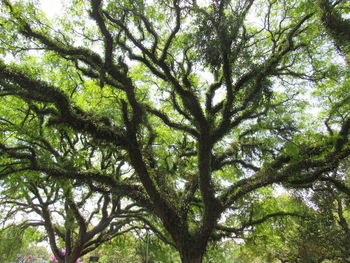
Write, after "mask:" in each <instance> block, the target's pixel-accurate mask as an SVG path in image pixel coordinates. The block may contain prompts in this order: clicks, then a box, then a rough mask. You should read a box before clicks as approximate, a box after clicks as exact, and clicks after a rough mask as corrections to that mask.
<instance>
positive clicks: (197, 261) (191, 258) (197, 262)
mask: <svg viewBox="0 0 350 263" xmlns="http://www.w3.org/2000/svg"><path fill="white" fill-rule="evenodd" d="M203 254H204V251H198V250H197V251H196V250H195V249H191V247H189V249H187V250H185V251H181V252H180V256H181V262H182V263H202V260H203Z"/></svg>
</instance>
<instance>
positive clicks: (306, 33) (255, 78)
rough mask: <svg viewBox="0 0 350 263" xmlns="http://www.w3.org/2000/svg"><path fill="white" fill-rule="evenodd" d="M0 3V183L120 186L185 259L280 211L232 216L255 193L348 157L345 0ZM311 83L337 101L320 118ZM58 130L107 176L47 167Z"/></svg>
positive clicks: (308, 176) (299, 182)
mask: <svg viewBox="0 0 350 263" xmlns="http://www.w3.org/2000/svg"><path fill="white" fill-rule="evenodd" d="M2 5H3V15H2V18H1V22H0V23H1V28H2V31H1V36H2V39H3V40H2V42H1V45H2V50H3V53H5V55H7V57H6V56H5V57H4V58H3V59H2V62H1V64H0V77H1V78H0V95H1V101H2V105H5V108H4V109H2V110H1V126H2V129H3V131H4V133H3V134H2V135H1V137H0V141H1V144H0V149H1V153H2V159H1V162H2V164H1V165H2V167H4V168H3V170H2V171H1V174H2V176H3V177H4V176H10V175H11V176H12V175H13V174H22V173H26V172H34V173H40V172H45V173H46V174H48V175H50V176H53V177H66V178H67V177H68V178H74V179H76V180H80V181H84V182H87V183H88V184H90V185H94V184H96V183H98V185H99V188H100V189H101V188H106V189H107V191H111V192H114V193H118V194H120V195H124V196H125V197H127V198H128V199H130V200H133V201H135V202H137V204H138V205H139V206H140V207H143V208H145V209H147V210H148V211H149V213H150V214H152V216H156V217H157V218H158V219H159V220H160V221H161V223H162V225H163V227H164V229H165V230H166V231H167V233H166V234H168V235H169V236H170V237H171V239H172V242H173V244H174V246H175V247H176V249H177V250H178V251H179V253H180V257H181V260H182V262H186V263H189V262H202V259H203V254H204V252H205V250H206V247H207V245H208V243H209V242H210V241H211V240H215V238H216V237H218V236H220V237H222V236H224V235H231V234H232V232H234V231H237V230H240V229H244V228H246V227H248V226H249V225H250V224H255V223H259V222H261V221H264V219H266V218H270V217H277V216H281V215H284V211H280V212H274V213H272V214H271V215H269V214H261V213H256V214H255V213H250V214H251V216H250V218H248V219H249V220H248V221H242V226H241V227H240V226H234V227H232V225H230V222H232V217H235V216H237V215H239V209H240V208H242V207H243V208H244V206H243V205H244V204H246V203H249V200H251V202H254V199H250V197H251V196H254V193H255V192H256V191H259V189H262V188H266V187H269V186H272V185H276V184H284V185H287V186H289V187H296V186H306V185H310V184H312V183H313V182H314V181H317V180H320V179H323V178H324V175H325V174H328V173H329V172H330V171H332V170H334V169H336V168H337V167H338V166H339V164H340V162H341V161H342V160H344V159H346V158H347V157H348V156H349V154H350V148H349V142H348V137H349V130H350V118H349V111H350V110H349V108H348V106H347V104H346V103H345V102H346V100H343V101H342V100H341V99H340V98H341V95H343V94H344V93H342V91H343V92H344V90H345V89H344V88H343V89H342V83H344V86H345V85H348V82H347V81H348V80H346V76H347V72H348V68H346V66H345V65H344V63H343V60H342V56H343V57H347V56H348V53H347V52H348V50H347V47H348V46H349V45H348V43H349V42H347V41H348V39H347V36H348V33H346V32H348V31H344V29H342V28H341V27H337V28H336V30H335V28H334V27H333V26H332V25H333V24H332V23H328V22H329V21H330V19H331V18H332V16H333V15H334V16H335V17H337V18H339V19H340V20H339V21H342V23H343V22H344V23H346V24H348V20H346V19H345V18H343V14H345V13H346V11H347V8H348V4H347V3H346V1H341V0H340V1H336V2H335V3H334V4H331V1H327V0H322V1H321V0H320V1H308V0H303V1H269V0H266V1H258V0H256V1H254V0H237V1H226V0H221V1H220V0H213V1H209V3H207V4H204V3H202V2H199V1H198V2H197V1H185V0H174V1H172V2H167V1H162V0H160V1H142V0H135V1H134V0H133V1H131V0H130V1H128V0H125V1H112V0H110V1H102V0H90V1H71V2H68V3H67V9H66V13H65V14H66V16H65V17H63V18H62V19H57V20H56V21H55V22H53V21H50V20H48V19H47V18H46V17H45V16H44V14H43V13H42V12H40V10H38V7H37V6H36V5H35V4H34V3H32V2H28V3H27V2H26V1H21V2H18V1H13V2H11V1H8V0H2ZM319 7H320V8H319ZM329 10H330V12H329ZM327 14H331V16H329V15H327ZM253 17H255V18H254V19H253ZM321 21H323V23H324V25H325V28H326V30H327V31H325V30H323V29H322V28H321V29H320V28H319V26H318V24H319V23H320V22H321ZM14 32H15V34H14ZM325 32H326V33H325ZM325 34H326V36H327V35H328V36H329V37H330V38H325V37H324V36H325ZM13 36H15V38H14V37H13ZM330 39H331V40H330ZM332 39H333V40H334V42H335V43H336V44H337V45H338V46H339V50H340V52H341V53H340V56H339V55H338V54H337V53H336V48H335V46H334V45H331V44H330V43H331V41H332ZM33 50H37V52H36V53H35V52H34V53H33ZM10 54H13V55H16V58H14V59H13V60H12V62H11V59H10ZM334 57H337V58H338V59H337V60H334ZM334 79H337V80H338V83H337V82H335V81H333V82H332V81H331V80H334ZM341 82H342V83H341ZM322 91H326V92H328V93H330V92H331V91H338V93H335V97H336V101H334V100H327V99H324V100H323V97H322V96H319V99H320V100H322V103H323V105H322V107H323V108H324V109H326V113H325V116H324V117H323V118H322V116H321V118H316V117H313V116H308V117H305V116H307V115H308V113H309V111H310V104H308V100H309V99H311V98H312V97H313V96H316V95H317V93H322ZM303 93H307V94H308V97H306V98H302V97H301V96H300V94H303ZM341 102H342V103H341ZM334 112H335V113H334ZM324 122H325V125H323V123H324ZM37 127H39V129H38V130H39V131H40V132H41V133H39V131H36V128H37ZM58 131H65V132H66V133H67V134H68V137H71V136H73V135H74V134H75V135H76V136H78V137H79V136H84V137H86V138H87V141H88V142H89V143H91V145H93V147H94V149H96V153H97V154H96V156H103V159H104V160H105V161H107V162H108V160H109V158H111V159H110V160H112V161H111V162H112V163H116V164H117V165H118V164H121V165H120V166H119V170H118V171H119V172H118V171H117V170H110V169H103V167H97V168H96V167H93V168H94V169H86V168H85V167H83V166H81V165H76V162H73V166H65V165H57V159H55V158H54V154H53V152H54V151H52V150H50V149H47V148H48V147H40V146H41V145H43V142H42V141H41V138H42V137H44V138H45V141H46V142H51V141H54V142H56V143H49V145H52V146H53V149H55V150H56V152H58V153H59V154H58V155H59V156H61V157H62V159H63V160H64V158H65V156H64V155H62V154H61V153H60V152H61V150H59V147H60V146H59V143H57V142H58V140H57V133H58ZM23 138H25V143H22V142H23ZM100 151H101V153H99V152H100ZM103 152H108V153H109V154H110V155H103ZM81 156H82V158H85V157H86V156H84V154H83V155H81ZM63 163H65V162H63ZM72 168H74V169H72ZM127 171H129V172H127ZM116 172H117V174H118V176H115V173H116ZM120 172H121V173H122V174H123V176H119V174H120ZM237 207H238V208H237ZM236 209H237V210H236ZM286 212H288V211H286ZM226 215H230V218H231V220H228V222H227V225H225V224H224V223H225V222H224V221H225V220H224V219H225V217H226ZM220 219H222V220H220ZM218 222H220V224H219V223H218ZM222 222H223V224H221V223H222ZM235 222H237V220H236V221H235Z"/></svg>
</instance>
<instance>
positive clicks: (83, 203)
mask: <svg viewBox="0 0 350 263" xmlns="http://www.w3.org/2000/svg"><path fill="white" fill-rule="evenodd" d="M9 185H11V187H10V186H9ZM3 186H4V185H3ZM0 198H1V205H2V208H3V211H2V213H3V214H4V215H5V220H4V221H5V222H6V221H7V223H9V222H8V221H9V220H10V219H12V218H16V219H15V220H14V221H15V222H14V224H17V225H19V226H21V227H22V228H24V229H25V228H27V227H34V229H35V231H38V233H40V232H42V235H43V237H42V240H44V238H45V239H46V238H47V240H48V243H49V245H50V248H51V250H52V252H53V255H54V256H55V258H56V259H57V261H58V262H65V263H67V262H72V263H75V262H76V261H77V260H78V258H80V257H82V256H84V255H86V254H88V253H90V252H91V251H93V250H95V249H96V248H97V247H98V246H100V245H101V244H102V243H104V242H107V241H109V240H111V239H112V238H114V237H116V236H118V235H121V234H123V233H125V232H128V231H130V230H131V229H133V228H134V227H133V226H132V221H133V217H132V214H133V213H135V212H134V211H132V207H133V206H134V205H132V204H129V205H123V204H121V200H120V198H118V197H117V196H115V195H113V194H108V193H102V194H99V193H93V192H91V190H89V189H87V188H86V187H83V186H81V185H77V184H75V183H73V182H71V181H67V180H65V181H58V182H57V180H52V179H51V178H47V177H46V178H45V177H43V176H41V177H38V178H35V179H32V180H29V179H28V178H23V179H21V180H18V181H14V180H13V179H12V180H11V181H10V182H9V183H8V184H7V185H6V189H5V190H3V191H2V193H1V195H0ZM129 213H131V215H130V214H129ZM14 242H18V240H15V241H14ZM62 249H64V251H65V253H62Z"/></svg>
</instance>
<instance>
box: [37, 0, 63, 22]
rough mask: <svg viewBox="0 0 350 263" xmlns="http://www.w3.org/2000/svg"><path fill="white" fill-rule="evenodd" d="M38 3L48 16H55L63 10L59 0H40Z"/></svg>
mask: <svg viewBox="0 0 350 263" xmlns="http://www.w3.org/2000/svg"><path fill="white" fill-rule="evenodd" d="M40 4H41V8H42V10H43V11H44V12H45V14H46V15H47V17H48V18H52V17H54V16H57V15H59V14H60V13H62V11H63V5H62V1H61V0H40Z"/></svg>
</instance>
